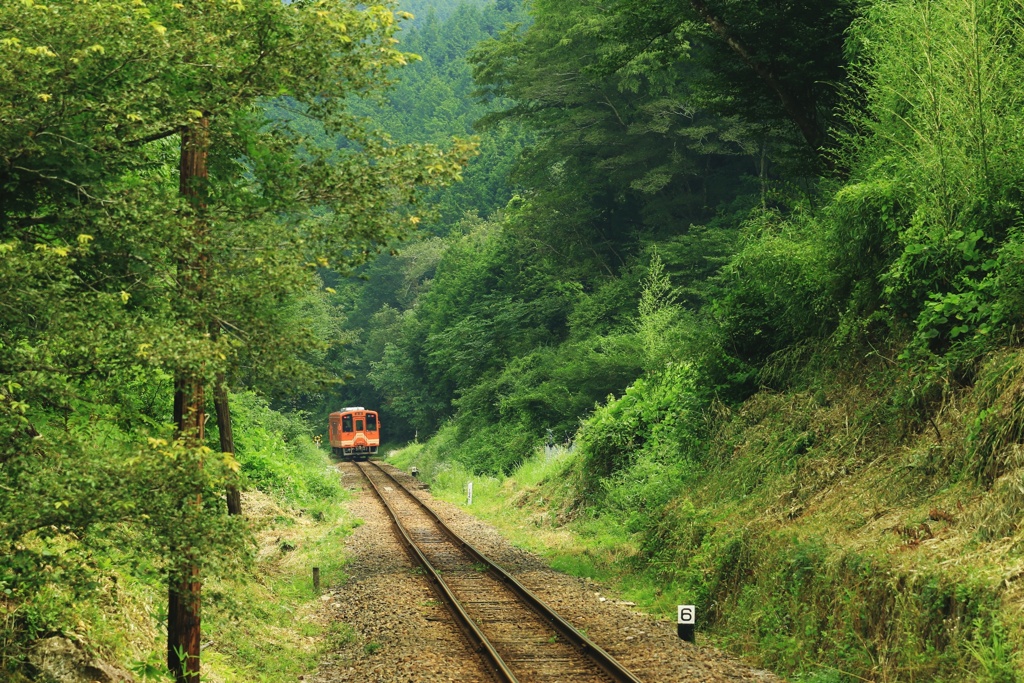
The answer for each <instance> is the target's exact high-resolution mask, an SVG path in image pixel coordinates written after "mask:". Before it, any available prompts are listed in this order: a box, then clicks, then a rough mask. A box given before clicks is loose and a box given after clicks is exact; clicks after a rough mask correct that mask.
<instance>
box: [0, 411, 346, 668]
mask: <svg viewBox="0 0 1024 683" xmlns="http://www.w3.org/2000/svg"><path fill="white" fill-rule="evenodd" d="M233 401H234V410H235V418H236V438H237V442H238V444H239V452H238V458H239V460H240V462H241V464H242V474H243V483H244V484H245V489H246V490H245V492H244V493H243V513H244V515H245V517H246V521H247V522H248V525H249V529H250V533H251V534H252V539H253V545H252V550H253V553H254V556H253V559H252V562H251V563H250V564H249V565H248V568H247V569H246V570H245V571H244V572H242V573H241V574H238V575H236V576H233V577H220V578H211V579H209V580H207V581H206V582H205V583H204V586H203V655H202V657H203V660H202V676H203V680H204V681H208V682H210V683H278V682H279V681H286V680H287V681H290V680H296V679H297V677H298V676H299V675H301V674H304V673H308V672H310V671H312V670H314V669H315V668H316V666H317V664H318V662H319V660H320V658H321V656H322V655H323V653H324V652H325V650H326V649H327V648H329V647H330V646H331V643H332V642H334V641H335V640H337V639H338V638H343V637H345V635H346V634H345V632H344V627H343V626H339V625H331V624H325V623H321V621H319V619H318V617H317V615H316V612H317V607H318V605H319V604H320V601H319V599H318V597H319V596H318V595H317V594H316V593H315V592H314V590H313V586H312V572H311V569H312V567H319V568H320V570H321V584H322V587H323V588H328V587H330V586H331V585H332V584H338V583H341V582H343V581H344V580H345V572H344V558H345V552H344V539H345V538H346V537H347V536H348V535H349V533H350V532H351V529H352V528H353V527H354V526H355V525H357V524H358V523H359V521H358V520H354V519H352V518H350V517H349V516H348V515H347V513H346V512H345V510H344V508H343V506H342V503H343V502H344V500H345V498H346V496H347V493H346V492H345V491H344V490H343V488H342V486H341V481H340V477H338V476H336V474H335V473H334V472H332V471H331V469H330V467H331V465H332V461H331V459H330V457H329V455H328V452H327V451H326V450H325V449H322V448H318V447H317V446H316V445H315V444H314V443H313V440H312V438H311V436H310V435H309V434H308V433H307V432H308V428H307V427H306V425H305V424H304V423H302V421H301V420H300V419H299V418H297V417H294V416H286V415H282V414H280V413H276V412H275V411H272V410H271V409H269V408H268V407H267V406H266V404H265V403H262V402H261V401H259V400H258V399H256V398H255V397H253V396H251V395H235V396H234V397H233ZM125 533H128V532H127V531H126V532H125ZM91 552H92V554H91V555H90V557H91V561H92V562H94V563H95V564H96V566H97V570H96V572H95V576H94V580H95V581H96V582H97V585H96V589H95V590H94V591H91V592H89V593H87V594H85V595H79V596H73V595H70V594H67V595H65V594H64V592H66V591H63V588H62V586H61V585H60V584H59V583H54V584H53V587H52V588H51V589H50V593H49V594H48V595H47V596H44V597H43V598H41V599H40V600H38V601H37V604H36V606H34V609H44V610H46V614H45V615H44V616H45V619H46V622H47V623H50V624H54V625H56V626H55V628H52V629H51V631H50V632H49V633H43V634H40V635H41V636H45V635H52V634H53V633H57V634H60V635H62V636H65V637H67V638H69V639H71V640H73V641H76V642H78V643H80V644H81V645H82V646H83V647H84V648H85V649H86V650H87V651H89V652H90V653H91V654H92V655H93V656H94V657H95V658H97V659H99V660H102V661H106V662H109V663H113V664H116V665H119V666H121V667H123V668H125V669H128V670H131V671H132V672H133V673H134V674H135V675H136V677H137V679H138V680H140V681H167V680H169V678H168V676H167V674H166V667H165V665H164V660H165V647H166V635H165V631H164V622H165V619H166V612H165V610H166V580H165V578H164V576H163V573H162V571H160V570H159V569H157V568H155V567H153V566H151V565H150V564H149V563H148V562H147V558H146V556H145V554H144V553H142V552H141V551H139V549H138V548H137V547H136V545H135V544H133V539H132V538H131V537H130V536H126V537H124V538H121V539H119V540H117V541H114V540H111V541H110V542H109V543H107V544H106V545H104V546H103V547H93V549H92V551H91ZM0 606H2V605H0ZM2 614H3V613H2V612H0V617H2ZM0 625H2V624H0ZM0 635H2V633H0ZM8 645H10V643H3V642H0V646H3V647H6V646H8ZM0 649H2V647H0ZM12 675H16V676H20V675H22V674H21V673H18V674H12ZM18 680H28V679H24V678H22V679H18Z"/></svg>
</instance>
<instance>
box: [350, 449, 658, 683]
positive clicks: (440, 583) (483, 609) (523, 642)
mask: <svg viewBox="0 0 1024 683" xmlns="http://www.w3.org/2000/svg"><path fill="white" fill-rule="evenodd" d="M355 466H356V467H357V468H358V469H359V471H360V472H361V473H362V475H363V477H365V478H366V480H367V481H368V482H369V484H370V489H371V490H372V491H373V492H375V494H376V495H377V497H378V498H379V499H380V500H381V502H382V503H383V504H384V506H385V508H387V510H388V512H389V513H390V515H391V518H392V520H393V522H394V525H395V529H396V531H397V534H398V536H399V540H401V541H402V543H403V545H405V546H406V549H407V550H408V552H409V553H410V555H412V556H413V558H414V560H415V561H417V562H418V563H419V564H420V565H421V566H422V567H423V570H424V572H425V573H426V575H427V577H428V579H429V580H430V581H431V583H432V584H433V585H434V587H435V588H436V590H437V593H438V594H439V595H440V596H441V598H442V599H443V600H444V602H445V604H446V605H447V607H448V609H449V610H450V611H451V613H452V614H453V615H454V616H455V619H456V621H458V622H459V624H460V626H461V627H462V628H463V630H464V631H465V633H466V635H467V636H468V637H469V639H470V640H471V641H472V642H473V643H474V645H475V646H476V648H477V650H478V651H479V652H480V653H481V654H482V655H483V657H484V659H485V660H486V661H487V663H488V665H489V667H490V669H491V671H492V673H493V674H494V676H495V678H496V679H497V680H498V681H502V682H505V683H548V682H549V683H555V682H558V683H592V682H595V683H596V682H598V681H600V682H601V683H609V682H610V683H641V682H640V679H638V678H637V677H636V676H634V675H633V674H631V673H630V672H629V671H627V670H626V669H625V668H624V667H622V666H621V665H620V664H619V663H618V662H616V661H615V659H613V658H612V657H611V655H609V654H608V653H606V652H605V651H604V650H602V649H601V648H600V647H598V646H597V645H595V644H594V643H592V642H590V641H589V640H588V639H587V638H586V637H585V636H584V635H583V634H581V633H580V632H579V631H577V630H576V629H575V628H573V627H572V626H571V625H570V624H569V623H568V622H566V621H565V620H564V619H562V618H561V617H560V616H558V615H557V614H556V613H555V612H553V611H552V610H551V609H550V608H549V607H548V606H547V605H545V604H544V603H543V602H542V601H541V600H540V599H539V598H537V597H536V596H535V595H534V594H533V593H531V592H530V591H529V590H528V589H526V588H525V587H524V586H522V585H521V584H520V583H519V582H518V581H516V579H515V578H513V577H512V576H511V575H509V574H508V573H507V572H505V571H504V570H503V569H501V568H500V567H498V566H497V565H496V564H494V563H493V562H491V561H490V560H488V559H487V558H486V557H484V555H483V554H481V553H480V552H479V551H478V550H477V549H476V548H474V547H473V546H472V545H470V544H469V543H467V542H466V541H465V540H463V539H462V538H460V537H459V536H458V535H457V534H456V533H455V532H454V531H452V530H451V529H450V528H448V526H447V525H446V524H445V523H444V522H442V521H441V519H440V518H439V517H438V516H437V515H436V514H434V512H433V511H432V510H431V509H430V508H429V507H428V506H427V505H425V504H424V503H423V502H422V501H421V500H420V499H419V498H418V497H416V496H415V495H413V494H412V493H411V492H410V491H408V490H407V489H406V488H405V487H404V486H403V485H402V484H400V483H399V482H398V481H397V480H395V479H394V478H393V477H392V476H391V475H390V474H389V473H388V472H386V471H385V470H384V469H382V468H381V467H379V466H378V465H376V464H375V463H373V462H366V463H356V464H355Z"/></svg>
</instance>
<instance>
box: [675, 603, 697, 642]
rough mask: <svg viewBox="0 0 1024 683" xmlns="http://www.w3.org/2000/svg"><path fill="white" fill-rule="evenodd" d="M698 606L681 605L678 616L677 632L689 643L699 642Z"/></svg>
mask: <svg viewBox="0 0 1024 683" xmlns="http://www.w3.org/2000/svg"><path fill="white" fill-rule="evenodd" d="M696 629H697V608H696V607H695V606H694V605H679V606H678V615H677V618H676V633H678V634H679V637H680V638H682V639H683V640H685V641H686V642H688V643H696V642H697V632H696Z"/></svg>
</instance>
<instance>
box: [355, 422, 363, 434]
mask: <svg viewBox="0 0 1024 683" xmlns="http://www.w3.org/2000/svg"><path fill="white" fill-rule="evenodd" d="M356 431H357V432H361V431H363V421H362V420H356Z"/></svg>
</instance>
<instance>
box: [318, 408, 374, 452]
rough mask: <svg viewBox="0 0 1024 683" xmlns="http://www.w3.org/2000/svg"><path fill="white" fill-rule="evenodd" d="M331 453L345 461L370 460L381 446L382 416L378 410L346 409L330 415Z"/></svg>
mask: <svg viewBox="0 0 1024 683" xmlns="http://www.w3.org/2000/svg"><path fill="white" fill-rule="evenodd" d="M328 434H329V437H330V440H331V452H332V453H334V455H336V456H338V457H340V458H342V459H344V458H346V457H351V458H352V459H353V460H356V459H358V458H363V459H364V460H365V459H369V457H370V456H371V455H375V454H376V453H377V448H378V447H379V446H380V416H378V415H377V411H376V410H367V409H366V408H345V409H344V410H340V411H338V412H336V413H331V415H330V429H329V432H328Z"/></svg>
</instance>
